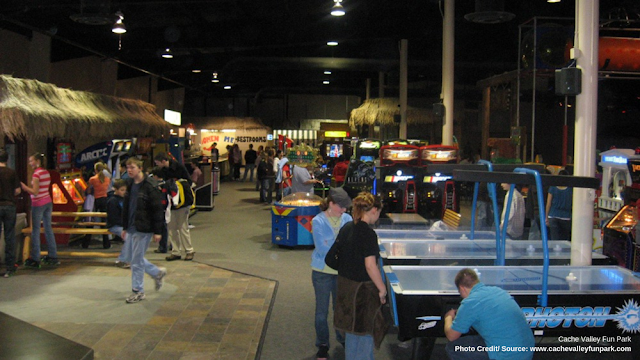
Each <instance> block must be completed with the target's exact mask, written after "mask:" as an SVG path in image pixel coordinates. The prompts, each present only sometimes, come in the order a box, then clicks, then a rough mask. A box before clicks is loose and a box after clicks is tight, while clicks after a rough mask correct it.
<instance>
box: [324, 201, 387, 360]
mask: <svg viewBox="0 0 640 360" xmlns="http://www.w3.org/2000/svg"><path fill="white" fill-rule="evenodd" d="M381 209H382V202H381V201H380V198H379V197H377V196H373V195H371V194H370V193H365V192H363V193H360V194H359V195H358V196H357V197H356V198H355V199H354V200H353V222H350V223H347V224H346V225H345V226H344V227H343V228H342V229H341V230H340V233H339V234H338V237H337V239H336V243H337V244H338V245H337V248H338V253H339V261H340V264H339V266H338V296H337V301H336V308H335V315H334V322H333V323H334V326H335V327H336V329H338V330H342V331H344V332H346V347H345V358H346V359H350V360H352V359H373V347H374V342H375V347H376V348H378V347H379V346H380V343H381V342H382V339H383V338H384V335H385V333H386V330H387V325H386V323H385V321H384V318H383V316H382V311H381V307H382V305H383V304H385V303H386V296H387V289H386V287H385V284H384V283H383V281H382V275H381V274H380V270H379V269H378V261H377V260H378V258H379V256H380V254H379V251H380V250H379V247H378V236H377V235H376V233H375V231H373V229H372V228H371V227H370V225H371V224H374V223H375V222H376V221H378V217H379V216H380V211H381Z"/></svg>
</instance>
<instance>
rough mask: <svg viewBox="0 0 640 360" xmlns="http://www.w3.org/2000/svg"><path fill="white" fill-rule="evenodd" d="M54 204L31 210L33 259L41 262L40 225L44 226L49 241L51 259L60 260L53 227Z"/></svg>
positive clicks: (35, 207)
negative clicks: (52, 213)
mask: <svg viewBox="0 0 640 360" xmlns="http://www.w3.org/2000/svg"><path fill="white" fill-rule="evenodd" d="M52 210H53V203H48V204H45V205H42V206H33V207H32V208H31V259H33V260H35V261H40V223H41V222H42V223H43V226H44V237H45V239H47V251H48V255H47V256H49V257H50V258H54V259H56V258H58V249H57V247H56V238H55V236H54V235H53V228H52V227H51V211H52Z"/></svg>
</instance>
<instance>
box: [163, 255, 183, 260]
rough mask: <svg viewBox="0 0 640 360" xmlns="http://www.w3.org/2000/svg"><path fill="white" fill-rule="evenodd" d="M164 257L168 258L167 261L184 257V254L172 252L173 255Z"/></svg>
mask: <svg viewBox="0 0 640 360" xmlns="http://www.w3.org/2000/svg"><path fill="white" fill-rule="evenodd" d="M164 259H165V260H167V261H173V260H180V259H182V256H180V255H173V254H171V255H169V256H167V257H166V258H164Z"/></svg>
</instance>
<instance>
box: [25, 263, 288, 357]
mask: <svg viewBox="0 0 640 360" xmlns="http://www.w3.org/2000/svg"><path fill="white" fill-rule="evenodd" d="M111 264H112V262H103V263H99V264H98V266H96V263H94V262H92V263H87V262H83V261H82V260H66V261H65V262H64V263H63V265H61V266H60V268H58V269H55V270H51V271H37V272H32V273H31V274H29V275H27V276H51V275H63V274H64V275H65V276H71V277H73V276H74V275H90V276H125V277H127V276H128V277H130V272H129V271H128V270H123V269H118V268H115V267H114V266H113V265H111ZM162 266H166V267H167V269H168V273H169V275H168V276H167V283H170V284H172V285H175V286H177V289H176V291H175V292H174V293H173V294H172V295H171V296H170V297H169V298H168V300H167V301H165V302H164V303H163V304H162V305H161V306H160V308H159V309H158V310H157V311H155V313H154V314H153V316H152V317H151V319H150V320H149V321H148V322H147V323H146V324H142V325H141V324H127V319H122V320H118V321H117V324H100V323H60V322H55V323H48V322H36V323H34V325H36V326H39V327H42V328H44V329H47V330H49V331H51V332H53V333H56V334H58V335H61V336H63V337H66V338H68V339H71V340H74V341H76V342H78V343H81V344H83V345H86V346H89V347H91V348H93V349H94V351H95V358H96V359H136V360H138V359H247V360H248V359H254V358H255V357H256V352H257V351H258V347H259V344H260V339H261V335H262V332H263V328H264V326H265V325H266V324H265V322H266V318H267V315H268V311H269V306H270V304H271V299H272V297H273V294H274V290H275V285H276V283H275V281H270V280H266V279H261V278H256V277H253V276H249V275H244V274H239V273H234V272H231V271H227V270H224V269H220V268H216V267H212V266H209V265H204V264H199V263H197V262H186V261H174V262H164V261H163V262H162ZM26 274H27V272H26V271H25V272H22V273H20V274H19V275H20V276H25V275H26ZM146 283H147V286H150V284H151V283H150V281H149V278H148V277H147V279H146ZM122 301H123V302H124V298H123V300H122ZM145 301H152V300H145ZM128 306H139V304H131V305H128Z"/></svg>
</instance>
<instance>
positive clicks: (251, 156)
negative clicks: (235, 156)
mask: <svg viewBox="0 0 640 360" xmlns="http://www.w3.org/2000/svg"><path fill="white" fill-rule="evenodd" d="M257 158H258V153H256V151H255V150H253V144H249V150H247V151H245V153H244V176H243V177H242V181H247V172H251V176H250V178H249V181H250V182H253V171H254V170H255V168H256V159H257Z"/></svg>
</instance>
